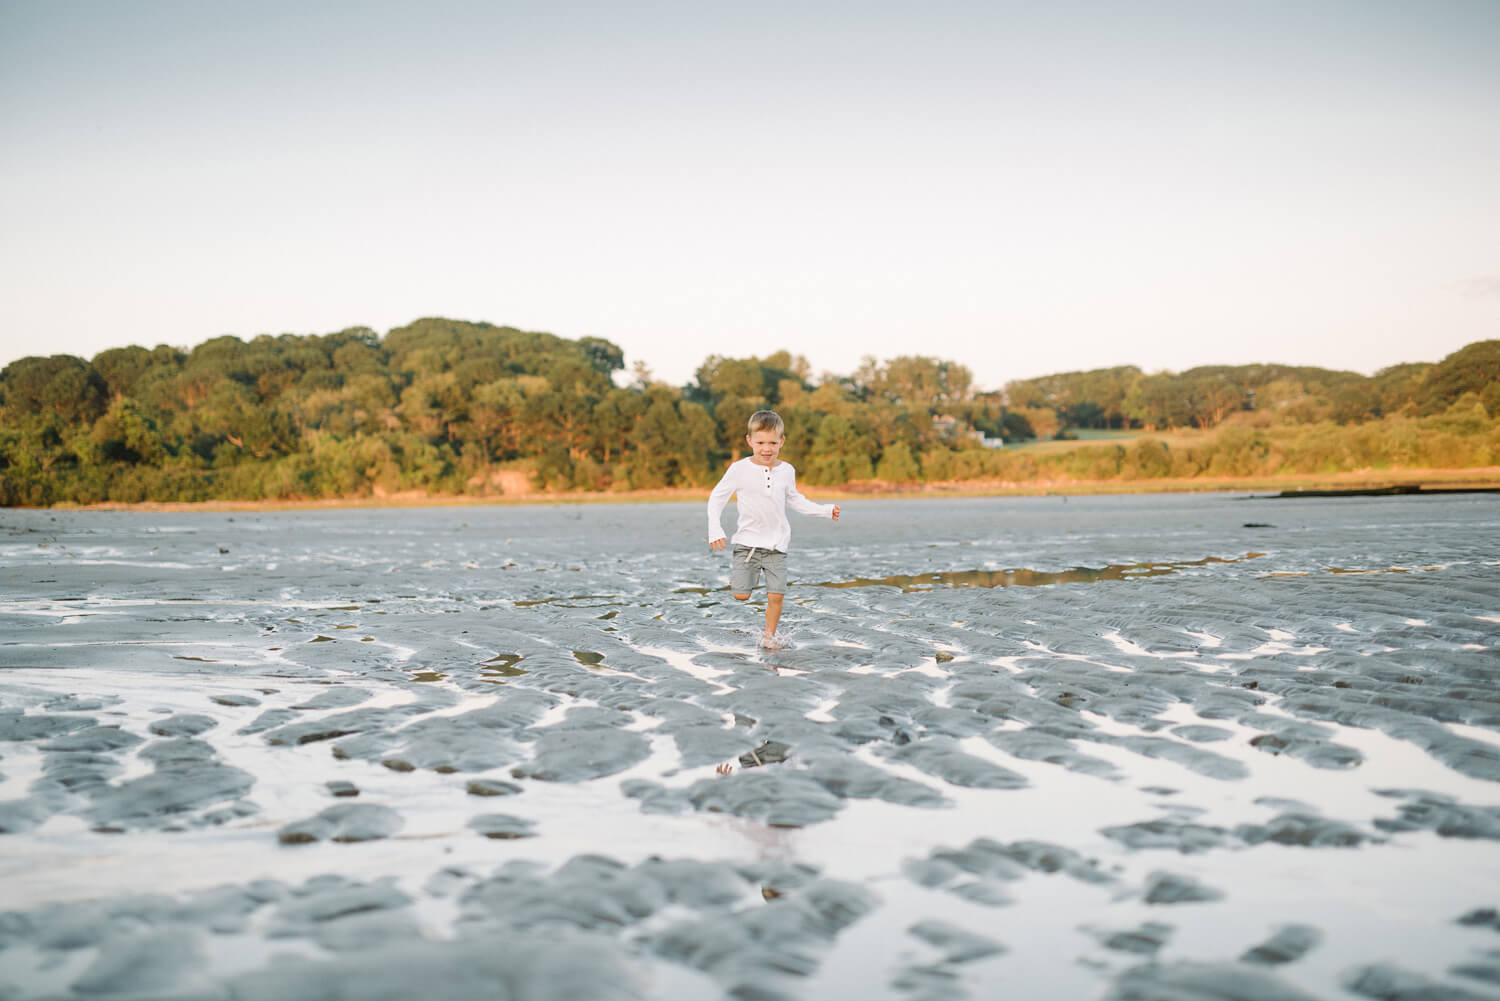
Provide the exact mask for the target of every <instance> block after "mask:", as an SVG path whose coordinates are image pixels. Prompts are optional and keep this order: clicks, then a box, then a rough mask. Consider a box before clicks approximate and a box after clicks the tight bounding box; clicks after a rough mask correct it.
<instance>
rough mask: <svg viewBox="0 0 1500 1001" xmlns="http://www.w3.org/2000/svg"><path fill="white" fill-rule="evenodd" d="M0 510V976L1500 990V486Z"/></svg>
mask: <svg viewBox="0 0 1500 1001" xmlns="http://www.w3.org/2000/svg"><path fill="white" fill-rule="evenodd" d="M845 507H846V511H845V517H844V519H843V520H842V521H841V522H840V523H838V524H837V525H834V524H831V523H828V522H825V521H820V520H815V519H798V520H796V521H795V522H794V526H793V527H794V540H793V545H794V550H793V553H792V554H791V557H790V569H791V577H792V585H791V589H790V593H789V595H788V599H787V612H786V616H785V619H784V621H783V627H784V631H785V632H786V633H787V635H788V636H789V637H790V638H791V640H792V646H791V648H790V649H787V650H784V651H779V652H776V653H759V652H757V651H756V649H755V638H756V636H757V634H758V632H759V629H758V621H759V616H760V608H759V607H758V603H756V602H752V603H751V604H750V605H748V606H747V605H743V604H739V603H736V602H734V601H733V600H732V599H731V598H730V597H729V595H728V593H727V591H726V590H725V586H724V585H725V583H726V582H727V571H728V566H727V561H726V559H725V557H723V556H715V555H712V554H710V553H709V552H708V550H707V547H706V545H705V544H704V542H703V539H702V535H703V528H702V524H701V522H702V514H701V510H702V509H701V506H700V505H697V504H691V505H689V504H657V505H641V506H630V505H623V506H614V505H611V506H607V507H554V508H549V507H529V508H517V507H505V508H493V509H486V508H463V509H451V508H450V509H425V510H424V509H405V510H399V511H380V510H360V511H350V512H334V511H325V512H302V513H297V512H285V513H266V514H237V515H228V514H224V513H184V514H138V513H135V514H128V513H81V512H72V513H69V512H44V511H43V512H38V511H22V512H18V511H6V512H0V570H3V576H0V831H3V832H4V833H0V887H3V893H0V999H13V998H70V997H94V998H100V997H103V998H115V997H122V998H153V999H163V998H179V999H189V998H192V999H199V998H203V999H229V998H234V999H262V998H264V999H278V1001H280V999H308V1001H312V999H325V998H346V997H347V998H351V999H353V998H359V999H362V1001H369V999H383V998H389V999H393V1001H394V999H398V998H400V999H405V998H411V997H421V998H424V999H426V1001H446V999H453V1001H460V999H462V1001H468V999H471V998H480V997H485V998H491V997H493V998H516V999H525V1001H531V999H548V998H555V999H558V1001H562V999H571V998H601V999H602V998H727V997H732V998H743V999H762V998H763V999H772V998H783V997H785V998H809V999H829V998H901V999H946V998H963V997H974V998H991V997H998V996H1001V995H1002V994H1003V995H1005V996H1017V997H1056V998H1111V999H1155V998H1171V999H1174V1001H1175V999H1183V1001H1193V999H1200V998H1201V999H1205V1001H1207V999H1219V1001H1223V999H1266V1001H1270V999H1297V998H1392V999H1417V998H1422V999H1466V998H1473V997H1491V998H1493V997H1495V996H1496V995H1497V993H1500V914H1497V908H1500V850H1497V845H1496V841H1497V840H1500V574H1497V571H1500V502H1497V500H1496V498H1494V497H1492V496H1486V495H1476V496H1457V497H1434V498H1406V497H1381V498H1368V499H1358V498H1353V499H1339V500H1316V501H1313V500H1268V499H1246V498H1241V497H1223V496H1221V497H1202V496H1183V497H1133V498H1114V497H1095V498H1071V499H1067V500H1065V499H1063V498H1027V499H995V500H924V501H871V502H865V503H850V504H847V505H845Z"/></svg>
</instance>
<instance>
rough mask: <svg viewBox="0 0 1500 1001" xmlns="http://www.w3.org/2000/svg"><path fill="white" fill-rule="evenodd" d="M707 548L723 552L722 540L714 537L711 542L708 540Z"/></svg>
mask: <svg viewBox="0 0 1500 1001" xmlns="http://www.w3.org/2000/svg"><path fill="white" fill-rule="evenodd" d="M708 548H710V549H712V550H713V551H714V552H716V553H719V552H723V551H724V540H723V539H722V538H720V539H714V540H713V541H712V542H710V543H709V544H708Z"/></svg>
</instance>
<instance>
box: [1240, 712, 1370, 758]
mask: <svg viewBox="0 0 1500 1001" xmlns="http://www.w3.org/2000/svg"><path fill="white" fill-rule="evenodd" d="M1330 734H1331V731H1330V730H1329V729H1328V728H1327V727H1320V726H1314V725H1312V724H1310V723H1294V724H1291V725H1288V726H1283V727H1281V728H1279V729H1278V730H1277V731H1276V732H1274V733H1263V734H1261V735H1259V736H1257V737H1252V738H1250V746H1251V747H1253V748H1255V749H1256V750H1258V751H1265V752H1267V753H1269V754H1289V755H1291V756H1292V757H1294V758H1299V759H1301V760H1303V761H1306V762H1307V763H1308V764H1310V765H1312V766H1313V767H1314V768H1333V769H1338V768H1353V767H1355V766H1356V765H1359V764H1361V763H1362V762H1363V761H1364V755H1362V754H1360V753H1359V752H1358V751H1356V750H1355V749H1354V748H1352V747H1345V746H1343V745H1342V744H1335V743H1333V742H1332V741H1330V740H1328V737H1329V736H1330Z"/></svg>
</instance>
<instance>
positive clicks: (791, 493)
mask: <svg viewBox="0 0 1500 1001" xmlns="http://www.w3.org/2000/svg"><path fill="white" fill-rule="evenodd" d="M786 506H787V507H789V508H791V509H792V510H793V511H796V512H797V513H798V514H813V515H817V516H819V517H821V518H832V519H834V520H835V521H837V520H838V516H839V507H838V505H837V504H819V503H817V502H816V501H810V500H808V499H807V498H806V497H803V496H802V493H801V492H800V491H799V490H798V489H797V470H795V469H793V470H792V485H791V486H790V487H787V491H786Z"/></svg>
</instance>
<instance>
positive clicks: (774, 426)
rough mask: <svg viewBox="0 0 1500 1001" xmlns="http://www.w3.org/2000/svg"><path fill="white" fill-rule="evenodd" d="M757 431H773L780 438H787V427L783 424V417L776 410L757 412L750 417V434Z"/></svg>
mask: <svg viewBox="0 0 1500 1001" xmlns="http://www.w3.org/2000/svg"><path fill="white" fill-rule="evenodd" d="M757 431H771V432H774V433H775V434H776V436H777V437H778V438H785V437H786V425H785V424H783V423H782V422H781V415H780V414H778V413H777V412H776V411H774V410H757V411H756V412H755V413H753V414H751V415H750V433H751V434H754V433H755V432H757Z"/></svg>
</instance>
